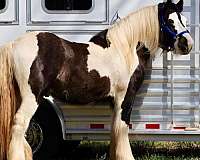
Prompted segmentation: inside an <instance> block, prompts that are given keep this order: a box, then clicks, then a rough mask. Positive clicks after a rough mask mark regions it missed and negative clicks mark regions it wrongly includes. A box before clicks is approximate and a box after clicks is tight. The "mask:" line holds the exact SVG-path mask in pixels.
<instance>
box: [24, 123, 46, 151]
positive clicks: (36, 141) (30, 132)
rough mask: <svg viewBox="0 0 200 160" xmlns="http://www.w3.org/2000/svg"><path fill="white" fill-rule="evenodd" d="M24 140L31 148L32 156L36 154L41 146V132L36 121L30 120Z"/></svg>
mask: <svg viewBox="0 0 200 160" xmlns="http://www.w3.org/2000/svg"><path fill="white" fill-rule="evenodd" d="M25 138H26V140H27V142H28V143H29V145H30V146H31V148H32V152H33V154H34V153H36V152H37V151H38V150H39V149H40V147H41V146H42V142H43V132H42V129H41V127H40V125H39V124H38V123H37V122H36V121H34V120H31V122H30V124H29V127H28V129H27V132H26V135H25Z"/></svg>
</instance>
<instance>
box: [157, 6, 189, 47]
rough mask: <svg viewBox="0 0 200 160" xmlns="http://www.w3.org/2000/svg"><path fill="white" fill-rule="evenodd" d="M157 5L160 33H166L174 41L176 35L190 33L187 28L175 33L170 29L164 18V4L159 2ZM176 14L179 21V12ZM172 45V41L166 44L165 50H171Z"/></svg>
mask: <svg viewBox="0 0 200 160" xmlns="http://www.w3.org/2000/svg"><path fill="white" fill-rule="evenodd" d="M158 7H159V22H160V31H161V33H166V34H167V35H169V36H170V38H172V41H174V42H175V41H176V39H177V38H178V37H181V36H182V35H183V34H185V33H190V32H189V31H188V30H185V31H182V32H180V33H176V32H174V31H173V30H172V29H170V26H169V24H168V23H167V22H166V21H165V19H164V4H163V3H160V4H159V5H158ZM176 13H177V12H176ZM177 14H178V17H179V20H180V21H181V19H180V14H179V13H177ZM181 23H182V21H181ZM182 25H183V23H182ZM183 26H184V25H183ZM165 45H167V44H165ZM173 46H174V43H173V44H172V43H169V44H168V45H167V46H166V47H167V50H173V48H174V47H173Z"/></svg>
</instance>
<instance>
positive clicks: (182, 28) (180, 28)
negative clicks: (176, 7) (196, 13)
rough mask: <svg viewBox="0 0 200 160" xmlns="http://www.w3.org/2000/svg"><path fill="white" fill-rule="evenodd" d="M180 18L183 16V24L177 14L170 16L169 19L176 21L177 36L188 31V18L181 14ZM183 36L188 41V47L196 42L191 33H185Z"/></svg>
mask: <svg viewBox="0 0 200 160" xmlns="http://www.w3.org/2000/svg"><path fill="white" fill-rule="evenodd" d="M180 16H181V21H182V23H183V24H182V23H181V22H180V20H179V18H178V15H177V13H176V12H174V13H172V14H170V15H169V19H172V20H173V21H174V26H175V29H176V30H177V34H179V33H181V32H184V31H186V26H187V18H186V17H185V16H183V15H181V14H180ZM183 25H184V26H183ZM183 36H184V37H185V38H186V39H187V41H188V46H190V45H191V46H192V45H193V43H194V41H193V39H192V37H191V35H190V33H184V34H183Z"/></svg>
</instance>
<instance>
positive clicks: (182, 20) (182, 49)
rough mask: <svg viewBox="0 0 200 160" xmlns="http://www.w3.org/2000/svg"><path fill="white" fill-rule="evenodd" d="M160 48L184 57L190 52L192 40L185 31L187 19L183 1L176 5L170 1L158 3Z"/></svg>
mask: <svg viewBox="0 0 200 160" xmlns="http://www.w3.org/2000/svg"><path fill="white" fill-rule="evenodd" d="M158 10H159V23H160V47H161V48H162V49H164V50H167V51H175V53H177V54H181V55H186V54H188V53H189V52H190V51H191V50H192V46H193V39H192V37H191V35H190V33H189V31H188V30H187V29H186V23H187V19H186V17H184V16H183V15H182V14H181V12H182V11H183V0H180V1H179V2H178V3H177V4H175V3H173V2H172V0H167V2H164V3H160V4H159V5H158Z"/></svg>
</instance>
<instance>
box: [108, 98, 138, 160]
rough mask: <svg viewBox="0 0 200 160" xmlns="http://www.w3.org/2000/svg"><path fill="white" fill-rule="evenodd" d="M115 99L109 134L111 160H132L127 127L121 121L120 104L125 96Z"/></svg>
mask: <svg viewBox="0 0 200 160" xmlns="http://www.w3.org/2000/svg"><path fill="white" fill-rule="evenodd" d="M122 95H123V96H118V97H117V98H116V104H115V108H114V113H113V122H112V133H111V147H110V154H111V155H110V159H111V160H134V157H133V155H132V151H131V146H130V143H129V137H128V131H129V126H128V125H127V124H126V123H125V122H124V121H122V120H121V111H122V109H121V104H122V101H123V98H124V95H125V94H122Z"/></svg>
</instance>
